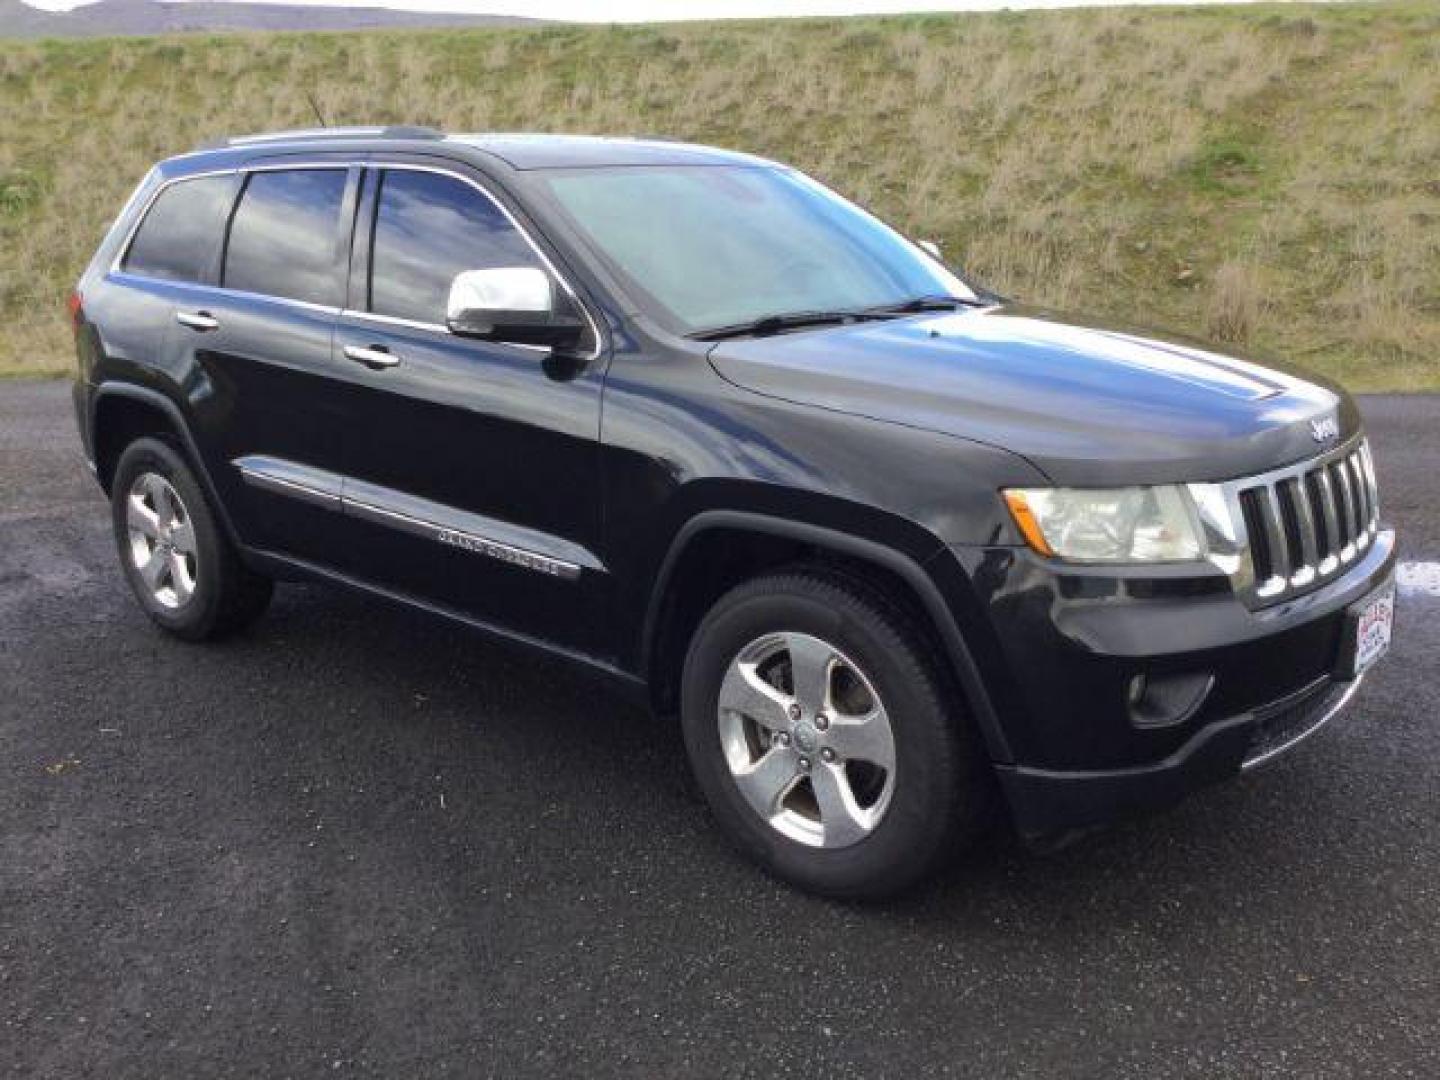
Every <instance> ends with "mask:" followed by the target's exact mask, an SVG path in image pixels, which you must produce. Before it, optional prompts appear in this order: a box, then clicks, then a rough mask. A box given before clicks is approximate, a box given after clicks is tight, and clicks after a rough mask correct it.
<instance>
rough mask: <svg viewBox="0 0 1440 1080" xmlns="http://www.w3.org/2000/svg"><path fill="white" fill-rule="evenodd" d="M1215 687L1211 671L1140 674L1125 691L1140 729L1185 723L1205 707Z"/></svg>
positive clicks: (1132, 715) (1133, 678) (1127, 701)
mask: <svg viewBox="0 0 1440 1080" xmlns="http://www.w3.org/2000/svg"><path fill="white" fill-rule="evenodd" d="M1214 686H1215V676H1214V675H1213V674H1211V673H1210V672H1208V671H1192V672H1180V673H1177V674H1173V675H1150V674H1148V673H1146V672H1143V671H1142V672H1140V673H1139V674H1137V675H1135V676H1133V677H1132V678H1131V679H1130V682H1129V684H1128V685H1127V686H1126V688H1125V700H1126V704H1127V705H1128V706H1129V708H1130V722H1131V723H1132V724H1134V725H1135V726H1136V727H1137V728H1164V727H1173V726H1174V725H1176V724H1183V723H1184V722H1185V721H1186V720H1189V719H1190V718H1191V717H1192V716H1194V715H1195V714H1196V713H1197V712H1199V711H1200V706H1202V705H1204V704H1205V699H1206V698H1207V697H1209V696H1210V691H1211V690H1212V689H1213V688H1214Z"/></svg>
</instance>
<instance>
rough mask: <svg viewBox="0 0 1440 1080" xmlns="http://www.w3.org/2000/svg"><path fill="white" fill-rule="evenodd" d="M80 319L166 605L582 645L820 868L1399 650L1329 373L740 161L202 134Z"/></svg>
mask: <svg viewBox="0 0 1440 1080" xmlns="http://www.w3.org/2000/svg"><path fill="white" fill-rule="evenodd" d="M71 314H72V316H73V319H74V327H75V335H76V341H77V343H78V353H79V377H78V379H77V381H76V383H75V406H76V411H77V413H78V416H79V422H80V429H81V432H82V433H83V437H84V443H85V447H86V450H87V454H88V456H89V458H90V460H91V462H92V466H93V468H94V471H95V474H96V476H97V478H98V479H99V481H100V484H101V485H102V487H103V488H104V489H105V490H106V491H107V492H108V493H109V495H110V498H111V500H112V504H113V507H114V528H115V536H116V540H117V543H118V545H119V551H120V558H121V563H122V565H123V566H124V569H125V574H126V575H127V577H128V578H129V581H130V584H131V586H132V588H133V589H134V591H135V594H136V595H137V597H138V598H139V600H140V603H141V604H142V605H144V607H145V609H146V611H147V612H148V613H149V615H150V616H151V618H153V619H154V620H155V621H156V622H157V623H159V624H160V625H161V626H162V627H164V628H165V629H167V630H169V631H171V632H172V633H174V634H176V635H178V636H180V637H183V638H188V639H201V638H212V637H217V636H219V635H221V634H223V633H225V632H227V631H232V630H235V629H236V628H237V627H240V626H243V625H244V624H245V623H247V622H249V621H250V620H252V619H254V618H255V617H256V616H257V615H258V614H259V613H260V612H261V611H262V609H263V608H264V607H265V605H266V603H267V601H268V600H269V597H270V593H271V583H272V581H274V580H275V579H280V578H291V577H297V576H300V577H308V578H323V579H328V580H332V581H338V582H343V583H345V584H347V585H351V586H356V587H359V588H361V589H365V590H368V591H370V592H372V593H375V594H378V595H381V596H384V597H388V598H391V599H394V600H398V601H401V602H404V603H407V604H412V605H415V606H418V607H422V608H425V609H428V610H430V611H434V612H436V613H437V614H441V615H445V616H448V617H449V618H452V619H456V620H459V621H461V622H464V623H467V624H470V625H472V626H476V627H480V628H483V629H484V630H487V631H489V632H491V633H493V634H497V635H500V636H501V637H503V638H507V639H510V640H513V641H518V642H523V643H525V644H529V645H535V646H538V647H540V648H543V649H547V650H549V651H551V652H554V653H559V654H561V655H564V656H566V657H569V658H571V659H573V660H575V661H577V662H579V663H583V664H586V665H589V666H590V667H592V668H594V669H597V670H598V671H601V672H604V673H605V674H607V675H609V676H613V678H614V679H615V680H617V681H618V682H619V683H620V684H621V685H623V686H625V687H628V688H631V689H633V690H634V691H635V692H636V693H637V694H639V695H641V696H642V697H643V698H644V699H646V700H648V701H649V702H650V703H651V704H652V705H653V707H655V708H656V709H658V710H662V711H664V712H673V711H678V713H679V715H680V718H681V723H682V725H683V729H684V736H685V745H686V747H687V749H688V752H689V756H690V761H691V765H692V766H693V769H694V772H695V775H696V777H697V779H698V781H699V785H700V787H701V788H702V789H703V791H704V794H705V796H706V798H707V799H708V801H709V803H710V806H711V807H712V808H713V811H714V814H715V816H716V818H717V819H718V820H719V822H720V823H721V825H722V826H723V828H724V829H725V831H726V832H727V833H728V834H729V835H730V836H731V837H733V838H734V839H735V840H736V841H737V842H738V843H739V844H740V846H741V847H743V848H744V849H745V850H746V851H748V852H749V853H750V854H751V855H752V856H754V857H755V858H756V859H758V860H759V861H760V862H762V863H764V864H765V865H767V866H768V867H770V868H771V869H772V870H774V871H775V872H777V873H779V874H781V875H783V876H784V877H786V878H788V879H789V880H791V881H794V882H797V883H800V884H802V885H804V886H806V887H808V888H811V889H814V890H817V891H820V892H824V893H828V894H831V895H837V896H873V895H877V894H881V893H886V892H891V891H894V890H897V889H900V888H903V887H904V886H906V885H907V884H909V883H911V882H914V881H915V880H917V878H919V877H920V876H922V875H923V874H925V873H926V872H927V871H928V870H930V869H931V868H932V867H934V866H935V865H936V863H937V861H938V860H940V859H941V858H942V857H944V856H945V855H947V854H948V853H950V852H952V851H955V850H958V849H959V848H960V847H961V846H963V844H964V842H965V840H966V839H967V838H969V837H971V836H973V835H974V834H975V832H976V831H977V830H978V829H979V828H980V826H981V825H982V824H984V823H986V822H987V821H990V820H993V819H992V816H991V815H992V812H993V811H996V810H998V811H1000V812H1002V813H1004V814H1008V818H1009V820H1010V821H1011V822H1012V823H1013V825H1014V827H1015V828H1016V830H1018V832H1019V833H1020V835H1021V836H1023V837H1026V838H1055V837H1058V836H1064V835H1068V834H1071V833H1074V832H1075V831H1077V830H1081V829H1085V828H1088V827H1091V826H1094V825H1098V824H1101V823H1103V822H1105V821H1107V820H1109V819H1112V818H1114V817H1116V816H1117V815H1120V814H1126V813H1132V812H1135V811H1138V810H1142V809H1145V808H1151V807H1155V806H1159V805H1163V804H1165V803H1167V802H1170V801H1172V800H1174V799H1176V798H1178V797H1179V796H1181V795H1182V794H1183V793H1184V792H1186V791H1188V790H1190V789H1193V788H1195V787H1196V786H1197V785H1200V784H1204V783H1207V782H1209V781H1212V780H1216V779H1219V778H1221V777H1224V776H1229V775H1233V774H1235V773H1238V772H1240V771H1241V770H1243V769H1246V768H1249V767H1250V766H1252V765H1255V764H1258V763H1260V762H1262V761H1265V760H1266V759H1268V758H1270V757H1272V756H1273V755H1275V754H1278V753H1280V752H1281V751H1283V750H1285V749H1286V748H1288V747H1289V746H1291V745H1292V744H1294V743H1295V742H1297V741H1298V740H1299V739H1301V738H1302V737H1303V736H1305V735H1307V734H1309V733H1310V732H1311V731H1312V730H1314V729H1315V728H1317V727H1318V726H1320V725H1321V724H1322V723H1323V722H1324V721H1325V720H1327V719H1328V718H1329V717H1330V716H1331V715H1332V714H1334V713H1335V712H1336V711H1337V710H1338V709H1339V708H1340V706H1341V705H1343V704H1344V703H1345V701H1346V700H1348V699H1349V698H1350V696H1351V695H1352V694H1353V693H1354V691H1355V689H1356V687H1357V686H1358V685H1359V683H1360V681H1361V676H1362V674H1363V673H1364V671H1365V670H1366V668H1367V667H1368V666H1369V665H1370V664H1371V663H1372V662H1373V661H1374V660H1375V659H1376V658H1377V657H1378V656H1379V655H1380V654H1381V653H1382V652H1383V651H1384V649H1385V648H1386V645H1387V644H1388V642H1389V637H1390V626H1391V618H1392V611H1393V600H1392V597H1393V588H1392V584H1391V579H1392V569H1393V565H1394V551H1395V541H1394V534H1393V533H1392V532H1391V531H1390V530H1388V529H1384V528H1382V527H1381V526H1380V521H1379V516H1378V507H1377V499H1376V485H1375V470H1374V466H1373V463H1372V461H1371V455H1370V451H1369V449H1368V447H1367V444H1366V441H1365V439H1364V438H1363V435H1362V432H1361V423H1360V417H1359V416H1358V414H1357V412H1356V408H1355V405H1354V403H1353V402H1352V401H1351V399H1350V398H1349V397H1348V396H1346V394H1345V393H1344V392H1343V391H1342V390H1340V389H1339V388H1338V387H1336V386H1334V385H1331V384H1329V383H1326V382H1324V381H1322V380H1319V379H1316V378H1312V377H1309V376H1306V375H1303V374H1299V373H1296V372H1294V371H1291V370H1289V369H1285V368H1275V367H1262V366H1260V365H1258V364H1255V363H1251V362H1247V361H1244V360H1239V359H1234V358H1231V357H1229V356H1224V355H1219V354H1217V353H1215V352H1211V351H1205V350H1204V349H1202V348H1200V347H1198V346H1196V345H1194V344H1192V343H1184V342H1176V341H1173V340H1159V339H1155V338H1147V337H1140V336H1136V335H1135V334H1132V333H1130V332H1127V331H1124V330H1116V329H1107V328H1102V327H1099V326H1096V325H1094V324H1091V323H1088V322H1084V323H1077V322H1075V321H1068V322H1067V321H1060V320H1059V319H1057V318H1055V317H1053V316H1051V315H1049V314H1046V313H1044V312H1041V311H1037V310H1033V309H1030V308H1026V307H1023V306H1020V305H1018V304H1016V303H1013V302H1010V301H1007V300H1005V299H1002V298H1000V297H998V296H995V295H993V294H991V293H988V292H986V291H984V290H982V289H980V288H978V287H976V286H973V285H971V284H968V283H967V282H966V281H965V280H964V279H963V278H962V277H960V276H959V275H957V274H956V273H955V272H954V271H952V270H950V269H948V268H947V267H946V266H945V265H944V263H942V262H941V260H940V259H939V258H938V256H937V253H936V252H935V250H934V248H933V246H931V245H926V244H923V243H916V242H914V241H911V240H908V239H906V238H905V237H903V236H901V235H899V234H898V233H896V232H895V231H893V230H892V229H890V228H888V227H887V226H885V225H883V224H882V223H880V222H879V221H877V220H876V219H875V218H873V217H872V216H870V215H869V214H867V213H866V212H864V211H863V210H861V209H859V208H857V207H856V206H855V205H853V204H851V203H849V202H847V201H845V200H844V199H842V198H840V197H839V196H837V195H836V194H834V193H833V192H831V191H829V190H827V189H826V188H825V187H823V186H821V185H820V184H818V183H816V182H815V181H814V180H811V179H809V178H808V177H806V176H804V175H802V174H800V173H798V172H796V171H795V170H793V169H789V168H786V167H784V166H781V165H776V164H774V163H773V162H768V161H764V160H760V159H757V158H753V157H748V156H744V155H741V154H735V153H729V152H724V151H720V150H713V149H708V148H705V147H700V146H692V145H684V144H678V143H667V142H659V141H642V140H630V139H602V138H580V137H569V136H552V135H494V136H444V135H441V134H439V133H437V132H433V131H429V130H427V129H419V128H386V129H380V128H375V129H343V130H333V129H332V130H325V131H317V132H294V133H284V134H279V135H268V136H258V137H252V138H241V139H233V140H229V141H227V142H225V143H223V144H221V145H218V146H212V147H207V148H205V149H202V150H200V151H198V152H196V153H191V154H186V155H182V156H180V157H176V158H173V159H171V160H168V161H166V162H163V163H162V164H160V165H159V166H157V167H156V168H155V169H154V170H153V171H152V172H151V173H150V175H149V176H147V177H146V178H145V180H144V181H143V182H142V183H141V184H140V187H139V189H138V190H137V191H136V192H135V194H134V196H133V197H132V198H131V200H130V202H129V203H128V205H127V206H126V207H125V209H124V211H123V212H122V213H121V215H120V217H119V219H118V221H117V222H116V223H115V225H114V227H113V228H112V229H111V231H110V233H109V235H108V236H107V237H106V239H105V241H104V243H103V244H102V245H101V246H100V250H99V252H98V253H97V254H96V256H95V258H94V260H93V262H92V263H91V265H90V267H89V268H88V269H87V270H86V272H85V274H84V276H83V278H82V279H81V281H80V283H79V286H78V288H77V289H76V291H75V294H74V296H73V298H72V301H71Z"/></svg>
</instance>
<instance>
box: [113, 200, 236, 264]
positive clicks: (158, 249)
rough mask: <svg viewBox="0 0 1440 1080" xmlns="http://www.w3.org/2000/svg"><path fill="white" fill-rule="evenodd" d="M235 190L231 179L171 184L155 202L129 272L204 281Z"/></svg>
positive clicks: (140, 233) (127, 261)
mask: <svg viewBox="0 0 1440 1080" xmlns="http://www.w3.org/2000/svg"><path fill="white" fill-rule="evenodd" d="M234 190H235V182H234V177H231V176H203V177H200V178H199V179H196V180H181V181H179V182H177V183H174V184H171V185H170V186H169V187H168V188H166V189H165V190H164V191H162V192H161V193H160V195H159V196H158V197H157V198H156V199H155V201H154V202H153V203H151V205H150V211H149V213H147V214H146V215H145V220H144V221H142V222H141V223H140V228H139V230H138V231H137V232H136V233H135V239H134V240H133V241H132V242H131V244H130V251H129V252H128V253H127V254H126V256H125V262H124V268H125V269H126V270H128V271H129V272H130V273H132V274H144V275H145V276H146V277H154V278H164V279H165V280H167V281H204V280H205V278H206V277H207V276H208V274H209V272H210V266H211V260H213V259H214V257H215V251H216V249H217V248H218V247H219V244H220V234H221V233H222V232H224V231H225V216H226V215H227V214H229V212H230V201H231V197H232V194H233V192H234Z"/></svg>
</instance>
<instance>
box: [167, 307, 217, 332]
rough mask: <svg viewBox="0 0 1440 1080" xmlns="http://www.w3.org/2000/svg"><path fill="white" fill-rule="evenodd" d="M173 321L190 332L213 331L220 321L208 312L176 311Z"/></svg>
mask: <svg viewBox="0 0 1440 1080" xmlns="http://www.w3.org/2000/svg"><path fill="white" fill-rule="evenodd" d="M175 321H176V322H178V323H179V324H180V325H181V326H188V327H190V329H191V330H214V329H215V328H216V327H217V326H219V325H220V320H219V319H217V318H215V316H213V315H211V314H210V313H209V312H208V311H177V312H176V313H175Z"/></svg>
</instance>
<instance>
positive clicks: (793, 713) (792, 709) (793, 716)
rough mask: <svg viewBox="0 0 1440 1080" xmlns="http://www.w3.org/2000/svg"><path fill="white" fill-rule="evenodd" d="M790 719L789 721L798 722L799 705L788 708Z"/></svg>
mask: <svg viewBox="0 0 1440 1080" xmlns="http://www.w3.org/2000/svg"><path fill="white" fill-rule="evenodd" d="M790 719H791V720H799V719H800V706H799V705H791V706H790Z"/></svg>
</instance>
